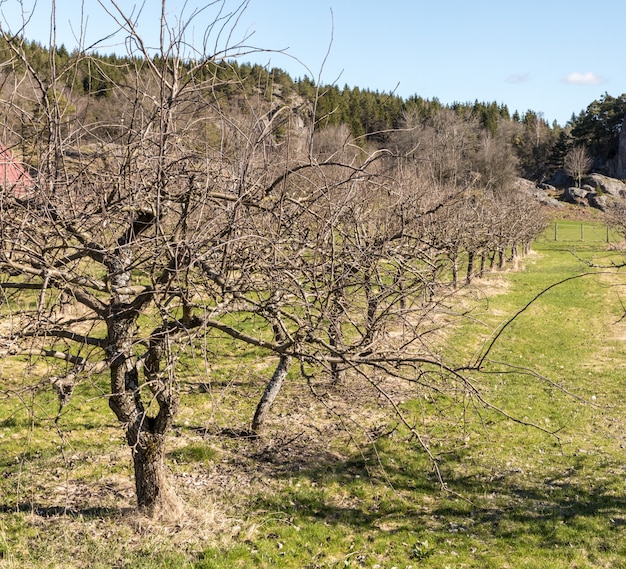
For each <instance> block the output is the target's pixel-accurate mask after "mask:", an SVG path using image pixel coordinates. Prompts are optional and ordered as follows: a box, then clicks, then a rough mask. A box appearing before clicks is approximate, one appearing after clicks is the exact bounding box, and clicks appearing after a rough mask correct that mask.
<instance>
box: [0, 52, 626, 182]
mask: <svg viewBox="0 0 626 569" xmlns="http://www.w3.org/2000/svg"><path fill="white" fill-rule="evenodd" d="M21 45H22V46H23V50H24V56H25V59H26V60H27V61H29V64H30V65H32V68H33V71H34V72H36V73H37V74H38V75H39V76H41V77H45V75H46V74H47V73H49V70H50V69H51V68H56V69H68V70H69V69H71V70H72V72H71V73H68V74H66V75H65V76H64V77H62V78H61V79H62V80H63V82H64V83H65V85H66V86H67V87H68V89H71V91H72V93H74V94H77V93H78V94H82V95H85V96H89V97H90V98H92V99H96V100H97V103H96V105H95V106H94V104H91V105H90V108H91V112H92V114H93V116H95V117H97V118H98V120H107V122H109V123H110V122H111V120H110V119H111V117H110V116H108V115H110V113H112V112H117V111H116V109H115V105H113V104H111V103H110V102H108V103H107V100H108V99H110V98H111V96H112V93H113V91H114V87H115V86H119V85H123V84H125V83H126V84H130V83H131V82H132V77H133V74H134V73H136V72H137V70H138V69H141V67H142V65H141V61H140V59H139V60H138V59H135V58H133V57H131V56H128V55H117V54H108V55H103V54H98V53H85V52H80V51H77V50H73V51H71V52H70V51H68V50H67V48H66V47H65V46H64V45H61V46H59V47H58V48H57V49H56V51H55V53H54V54H51V53H50V50H49V49H48V48H46V47H44V46H42V45H41V44H39V43H37V42H35V41H24V42H22V44H21ZM0 56H2V57H3V60H5V61H6V60H8V59H9V58H10V56H11V54H10V53H9V48H8V46H7V44H6V41H5V40H0ZM159 57H160V56H159V55H158V54H157V55H155V56H154V62H156V63H158V59H159ZM51 63H54V66H53V67H51ZM199 63H201V64H200V65H199ZM181 65H182V66H183V67H185V68H186V70H187V71H190V70H191V69H194V68H195V69H197V70H196V71H195V72H194V73H192V75H193V76H194V78H195V80H196V81H198V82H199V83H200V82H207V81H210V80H213V83H214V85H215V89H214V91H215V93H216V95H218V96H219V95H220V94H222V95H225V96H229V97H230V96H232V95H234V94H235V93H237V94H239V95H241V93H242V89H241V87H242V86H243V87H244V88H245V89H244V91H243V92H245V93H247V94H248V95H252V94H255V95H260V96H262V97H264V98H266V99H267V100H271V99H272V97H276V96H277V94H278V95H281V96H282V97H283V98H285V97H289V96H290V95H291V96H297V97H300V98H301V99H302V100H303V101H305V102H308V103H313V101H315V121H316V124H318V125H319V126H320V127H328V126H338V125H347V126H348V128H349V130H350V134H351V136H352V137H353V138H354V139H355V141H356V142H357V144H360V145H365V144H372V145H377V146H379V147H382V146H385V145H387V144H388V143H389V140H390V132H392V131H393V130H396V129H398V128H402V127H403V125H404V120H405V117H406V116H409V115H410V116H412V117H413V118H414V119H415V118H418V119H419V120H421V121H423V122H426V121H428V120H430V119H431V118H432V117H433V115H434V114H436V113H438V112H439V111H441V110H442V109H449V110H451V111H453V112H454V113H455V115H456V116H457V117H459V118H461V119H462V120H464V121H467V122H468V123H471V124H473V125H474V126H475V128H476V129H477V131H476V134H477V135H478V133H479V131H482V132H487V133H489V135H490V136H491V137H493V138H498V139H502V136H501V133H506V134H505V136H504V137H505V138H506V142H507V144H511V146H512V149H513V151H514V154H515V156H516V160H517V164H518V173H519V175H521V176H523V177H525V178H528V179H531V180H535V181H537V182H541V181H546V180H548V179H549V178H550V177H551V176H553V175H554V174H555V173H556V172H557V171H559V170H562V169H563V167H564V161H565V157H566V156H567V154H568V152H569V151H570V150H572V149H573V148H574V147H584V148H586V149H587V150H588V152H589V154H590V156H591V157H592V159H593V167H594V169H596V170H598V171H601V172H604V173H610V172H608V170H610V163H611V160H613V159H614V158H615V155H616V153H617V145H618V139H619V133H620V129H621V125H622V122H623V120H624V116H625V115H626V94H622V95H620V96H619V97H613V96H611V95H609V94H608V93H605V94H604V95H603V96H602V97H601V98H600V99H599V100H597V101H593V102H592V103H590V104H589V106H588V107H587V108H586V109H584V110H582V111H581V112H580V113H579V114H577V115H576V114H573V115H572V117H571V119H570V121H569V122H568V123H567V124H566V125H562V126H561V125H559V124H558V123H556V122H553V123H552V124H549V123H548V122H547V121H546V120H545V119H544V117H543V115H542V114H541V113H538V112H535V111H533V110H528V111H526V112H525V113H520V112H518V111H517V110H516V111H514V112H513V113H511V112H510V110H509V108H508V107H507V106H506V105H505V104H500V103H497V102H485V101H478V100H476V101H474V102H454V103H452V104H444V103H442V102H441V101H439V99H437V98H436V97H435V98H432V99H426V98H423V97H420V96H419V95H413V96H411V97H408V98H407V99H404V98H402V97H400V96H399V95H396V94H395V93H385V92H379V91H372V90H369V89H362V88H359V87H349V86H347V85H345V86H344V87H339V86H337V85H316V84H315V82H314V81H313V80H312V79H310V78H309V77H307V76H304V77H301V78H297V79H293V78H292V77H290V75H289V74H288V73H287V72H285V71H283V70H282V69H279V68H276V67H274V68H269V67H268V66H263V65H260V64H253V63H239V62H237V61H234V60H233V61H211V62H208V63H207V62H198V61H193V60H187V61H183V62H181ZM72 107H73V105H70V106H69V108H68V110H69V109H71V108H72ZM499 133H500V134H499Z"/></svg>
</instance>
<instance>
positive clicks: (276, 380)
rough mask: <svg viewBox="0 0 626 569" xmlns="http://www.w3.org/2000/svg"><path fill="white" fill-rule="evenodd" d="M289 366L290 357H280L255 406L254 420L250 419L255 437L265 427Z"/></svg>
mask: <svg viewBox="0 0 626 569" xmlns="http://www.w3.org/2000/svg"><path fill="white" fill-rule="evenodd" d="M290 366H291V356H280V361H279V362H278V365H277V366H276V370H275V371H274V375H273V376H272V379H270V381H269V383H268V384H267V386H266V387H265V391H264V392H263V396H262V397H261V400H260V401H259V404H258V405H257V408H256V412H255V413H254V418H253V419H252V432H253V433H254V434H255V435H259V434H261V431H263V428H264V426H265V420H266V419H267V416H268V415H269V412H270V409H271V407H272V405H273V403H274V400H275V399H276V397H277V396H278V394H279V392H280V388H281V387H282V386H283V382H284V381H285V378H286V377H287V373H288V372H289V367H290Z"/></svg>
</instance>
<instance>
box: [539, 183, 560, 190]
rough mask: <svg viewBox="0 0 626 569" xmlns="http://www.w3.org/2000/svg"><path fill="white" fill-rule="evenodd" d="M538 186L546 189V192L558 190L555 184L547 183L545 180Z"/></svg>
mask: <svg viewBox="0 0 626 569" xmlns="http://www.w3.org/2000/svg"><path fill="white" fill-rule="evenodd" d="M537 187H538V188H539V189H541V190H544V191H545V192H556V188H555V187H554V186H552V185H551V184H546V183H545V182H542V183H541V184H537Z"/></svg>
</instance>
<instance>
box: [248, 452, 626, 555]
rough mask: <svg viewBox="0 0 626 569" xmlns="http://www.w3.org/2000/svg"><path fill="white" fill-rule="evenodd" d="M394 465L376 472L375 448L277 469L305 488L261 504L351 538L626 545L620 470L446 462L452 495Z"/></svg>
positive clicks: (424, 475) (576, 463) (625, 493)
mask: <svg viewBox="0 0 626 569" xmlns="http://www.w3.org/2000/svg"><path fill="white" fill-rule="evenodd" d="M398 458H399V457H397V456H396V457H395V459H396V460H395V463H394V464H385V466H384V468H382V467H380V466H376V465H378V462H379V459H380V455H379V454H378V453H377V452H376V451H374V450H370V451H367V452H365V453H362V454H361V456H360V457H358V458H357V459H353V460H347V461H341V460H326V461H319V460H318V461H316V462H315V463H314V464H311V466H310V467H304V468H303V467H302V465H300V470H299V472H298V473H297V474H295V473H294V471H293V470H289V468H278V469H277V472H276V475H277V476H282V477H283V478H293V476H294V475H297V476H298V477H301V478H303V479H305V480H307V481H309V484H308V485H307V487H306V489H304V490H302V491H293V492H292V493H291V494H290V495H289V500H288V503H287V504H286V503H285V500H284V495H283V496H281V495H273V496H264V497H262V498H260V499H259V501H258V502H257V504H255V506H256V507H258V508H259V509H266V510H268V511H281V510H282V511H285V512H286V513H288V514H290V515H293V516H297V517H299V518H300V519H302V520H309V521H311V522H315V521H319V522H322V523H324V524H327V525H343V526H347V527H348V528H350V529H352V530H354V531H363V530H367V529H369V530H373V531H375V530H378V529H385V531H393V532H402V531H407V532H412V533H415V532H419V531H428V532H432V533H434V534H436V533H437V532H439V534H440V535H446V534H447V535H449V534H450V533H465V534H466V535H473V536H479V537H480V538H481V539H485V540H493V539H504V540H517V541H518V542H521V543H524V542H527V543H528V544H535V546H538V547H541V548H542V549H545V550H551V549H554V548H558V547H572V543H573V542H576V541H577V540H582V541H583V542H589V540H595V541H600V542H602V541H604V542H609V541H610V542H611V543H613V547H614V546H615V544H616V543H619V542H620V540H621V541H623V538H624V537H626V484H625V483H624V473H625V470H624V468H623V467H622V465H621V464H617V463H615V464H608V463H606V462H605V463H602V461H601V460H600V459H599V458H597V457H593V456H590V455H579V456H574V457H569V458H568V459H567V462H566V461H565V460H563V461H562V462H561V463H560V465H552V466H551V467H550V468H549V469H548V468H544V469H543V470H542V469H541V468H540V467H536V468H535V469H534V470H533V471H531V472H521V471H514V470H512V471H504V472H501V473H496V475H494V474H493V471H492V474H490V475H487V474H485V473H484V471H483V473H482V474H459V473H458V471H459V465H460V464H462V461H463V457H459V456H457V457H448V458H445V459H443V460H442V461H441V463H440V465H439V466H440V469H441V471H442V473H444V482H445V485H446V488H447V490H446V491H442V488H441V484H440V481H439V480H438V478H437V477H436V476H435V475H434V473H433V472H432V471H431V472H429V471H428V470H426V469H424V470H417V469H416V468H415V467H414V466H413V467H411V466H408V467H407V464H406V463H404V462H403V461H402V460H398ZM400 458H401V457H400ZM407 462H410V461H407ZM421 464H422V465H424V464H426V463H425V462H422V463H421ZM372 465H375V466H374V467H372ZM563 465H565V466H563ZM281 471H282V472H281ZM446 472H448V473H446ZM331 488H332V489H331ZM338 494H340V495H341V498H338ZM613 540H616V541H615V542H614V541H613ZM531 547H532V545H531ZM596 547H598V548H602V547H603V546H602V545H601V544H600V545H598V544H597V543H596ZM606 547H610V546H609V545H607V546H606Z"/></svg>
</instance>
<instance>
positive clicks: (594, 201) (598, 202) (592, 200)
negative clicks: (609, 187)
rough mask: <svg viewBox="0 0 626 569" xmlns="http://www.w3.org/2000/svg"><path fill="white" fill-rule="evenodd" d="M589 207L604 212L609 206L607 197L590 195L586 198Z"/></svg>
mask: <svg viewBox="0 0 626 569" xmlns="http://www.w3.org/2000/svg"><path fill="white" fill-rule="evenodd" d="M588 201H589V205H590V206H591V207H595V208H596V209H599V210H600V211H606V210H607V208H608V206H609V198H608V196H599V195H597V194H596V193H593V194H590V195H589V197H588Z"/></svg>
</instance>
